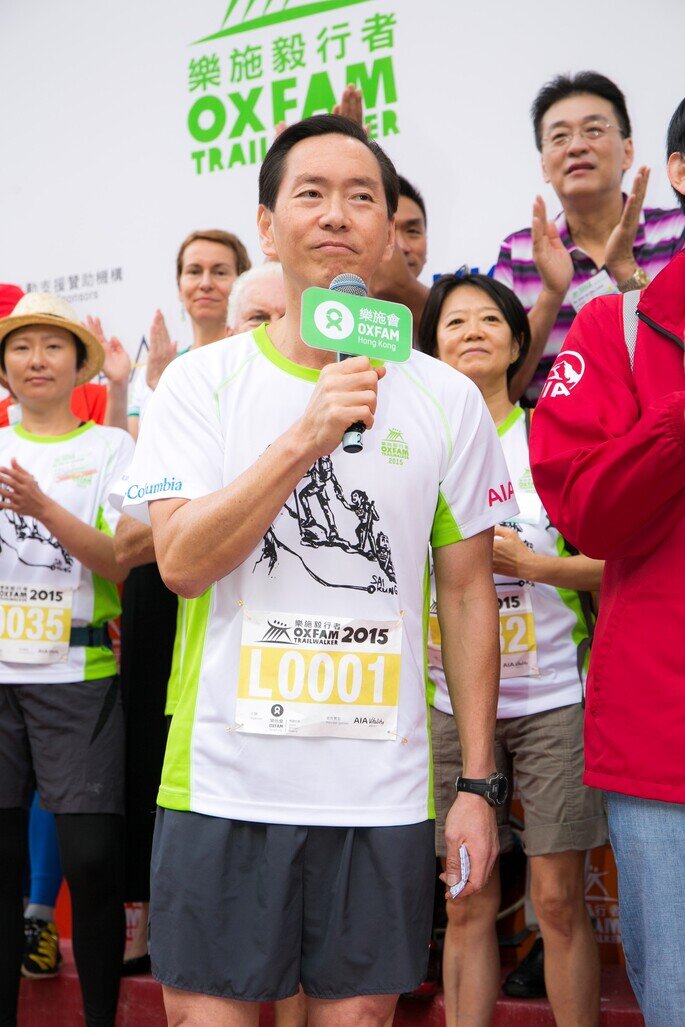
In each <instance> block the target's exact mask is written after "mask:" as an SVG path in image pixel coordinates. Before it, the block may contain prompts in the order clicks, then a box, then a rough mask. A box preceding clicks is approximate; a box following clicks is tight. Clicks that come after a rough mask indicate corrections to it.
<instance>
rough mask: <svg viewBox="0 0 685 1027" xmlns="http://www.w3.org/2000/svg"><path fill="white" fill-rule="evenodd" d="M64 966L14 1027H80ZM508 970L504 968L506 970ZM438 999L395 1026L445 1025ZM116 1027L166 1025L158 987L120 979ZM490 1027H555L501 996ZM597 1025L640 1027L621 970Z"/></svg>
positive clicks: (70, 970)
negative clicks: (47, 1025)
mask: <svg viewBox="0 0 685 1027" xmlns="http://www.w3.org/2000/svg"><path fill="white" fill-rule="evenodd" d="M62 951H63V954H64V957H65V961H64V967H63V969H62V972H61V973H60V974H59V976H58V977H55V978H53V979H52V980H49V981H22V985H21V1000H20V1007H19V1021H18V1027H45V1025H46V1024H50V1027H81V1025H82V1024H83V1022H84V1021H83V1015H82V1013H81V999H80V995H79V988H78V980H77V978H76V969H75V967H74V963H73V960H72V956H71V950H70V948H69V945H68V943H67V944H64V943H63V944H62ZM509 969H511V967H507V970H509ZM273 1023H274V1020H273V1011H272V1010H271V1009H270V1008H269V1007H268V1006H265V1007H264V1008H263V1010H262V1015H261V1018H260V1027H273ZM444 1023H445V1016H444V1012H443V1003H442V995H438V996H436V998H434V999H428V1000H425V1001H424V1000H421V1001H420V1000H417V999H400V1004H399V1006H398V1009H397V1014H396V1016H395V1027H444ZM117 1027H166V1018H165V1016H164V1008H163V1005H162V992H161V988H160V986H159V985H158V984H157V983H156V982H155V981H153V979H152V977H149V976H148V977H129V978H127V979H125V980H123V981H122V984H121V998H120V1001H119V1015H118V1017H117ZM492 1027H554V1018H553V1016H552V1011H551V1010H550V1007H549V1004H548V1003H547V1002H545V1001H543V1000H540V999H537V1000H535V1001H530V1002H529V1001H525V1000H522V999H509V998H504V996H502V997H500V1000H499V1002H498V1003H497V1010H496V1012H495V1017H494V1019H493V1021H492ZM600 1027H644V1020H643V1019H642V1016H641V1015H640V1012H639V1010H638V1008H637V1003H636V1002H635V999H634V997H633V993H632V991H631V990H630V985H629V984H628V980H627V978H626V975H625V971H624V969H623V967H622V966H618V965H616V964H614V965H610V966H604V967H603V969H602V1017H601V1021H600Z"/></svg>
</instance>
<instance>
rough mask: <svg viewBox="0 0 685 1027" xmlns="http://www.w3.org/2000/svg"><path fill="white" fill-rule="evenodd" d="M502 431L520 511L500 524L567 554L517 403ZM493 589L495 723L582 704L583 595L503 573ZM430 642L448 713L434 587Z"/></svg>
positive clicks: (547, 550)
mask: <svg viewBox="0 0 685 1027" xmlns="http://www.w3.org/2000/svg"><path fill="white" fill-rule="evenodd" d="M497 431H498V434H499V436H500V440H501V442H502V448H503V449H504V455H505V457H506V460H507V466H508V467H509V471H510V473H511V480H512V482H513V484H514V491H515V493H516V500H517V502H518V505H519V508H520V512H519V514H518V516H516V517H511V516H509V515H507V516H506V517H505V518H503V519H502V520H501V521H500V523H501V524H503V525H504V526H506V527H509V528H513V529H514V530H515V531H517V532H518V533H519V537H520V539H521V541H522V542H523V543H524V544H525V545H526V546H528V547H529V548H530V549H532V550H533V551H534V552H536V553H540V554H541V555H542V556H562V557H563V556H570V555H571V553H570V552H569V551H568V550H567V548H566V543H565V541H564V539H563V537H562V536H561V535H560V534H559V532H558V531H557V529H556V528H555V527H554V526H553V525H552V524H551V523H550V520H549V517H548V516H547V513H546V511H545V509H544V507H543V506H542V502H541V501H540V498H539V497H538V495H537V492H536V491H535V486H534V485H533V478H532V475H531V473H530V458H529V455H528V435H527V431H526V421H525V415H524V412H523V410H522V409H521V408H520V407H518V406H517V407H516V408H515V409H514V410H513V411H512V413H511V414H510V415H509V417H508V418H507V419H506V421H504V423H503V424H501V425H500V426H499V428H498V429H497ZM495 586H496V588H497V596H498V600H499V604H500V644H501V646H502V648H503V651H504V657H503V661H502V668H503V671H504V673H503V675H502V677H501V678H500V691H499V703H498V706H497V716H498V718H508V717H525V716H528V715H529V714H532V713H542V712H543V711H544V710H553V709H557V708H558V707H560V706H570V705H571V704H572V703H577V702H580V701H581V699H582V697H583V685H582V681H581V677H580V675H579V670H578V647H579V645H580V644H581V642H582V641H583V640H584V639H586V638H587V637H588V630H587V625H586V623H585V618H584V616H583V611H582V609H581V604H580V599H579V598H578V593H577V592H574V591H572V590H571V589H563V588H555V587H554V586H553V585H544V584H541V583H539V582H537V583H536V582H524V581H512V579H511V578H505V577H502V575H499V574H496V575H495ZM428 637H429V641H428V664H429V673H430V679H431V682H432V686H433V687H432V689H431V695H430V701H431V704H432V705H433V706H435V707H436V709H438V710H441V711H442V712H443V713H451V712H452V705H451V702H450V697H449V693H448V690H447V682H446V681H445V674H444V670H443V666H442V654H441V651H440V628H439V625H438V622H437V608H436V603H435V589H434V588H433V589H432V596H431V618H430V628H429V636H428Z"/></svg>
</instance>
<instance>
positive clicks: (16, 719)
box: [0, 677, 124, 813]
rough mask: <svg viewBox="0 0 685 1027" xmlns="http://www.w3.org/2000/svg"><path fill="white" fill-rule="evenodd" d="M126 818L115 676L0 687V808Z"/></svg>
mask: <svg viewBox="0 0 685 1027" xmlns="http://www.w3.org/2000/svg"><path fill="white" fill-rule="evenodd" d="M36 788H37V789H38V795H39V797H40V804H41V806H42V807H43V809H46V810H48V811H49V812H51V813H123V812H124V717H123V713H122V709H121V697H120V695H119V679H118V678H112V677H109V678H99V679H98V680H96V681H75V682H69V683H67V684H59V683H58V684H49V685H0V809H14V808H17V807H22V806H23V807H26V806H29V805H30V804H31V799H32V797H33V792H34V789H36Z"/></svg>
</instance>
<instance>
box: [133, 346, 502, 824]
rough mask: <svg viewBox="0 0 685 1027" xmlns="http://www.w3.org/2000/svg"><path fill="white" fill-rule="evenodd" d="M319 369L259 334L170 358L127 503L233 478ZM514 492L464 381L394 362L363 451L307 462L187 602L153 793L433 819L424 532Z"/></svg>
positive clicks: (481, 514)
mask: <svg viewBox="0 0 685 1027" xmlns="http://www.w3.org/2000/svg"><path fill="white" fill-rule="evenodd" d="M317 379H318V372H317V371H315V370H313V369H310V368H306V367H302V366H300V365H297V364H294V363H292V362H291V361H289V360H287V359H286V358H285V357H283V356H282V355H281V354H280V352H279V351H278V350H276V349H275V347H274V346H273V345H272V343H271V341H270V339H269V337H268V335H267V332H266V330H265V328H264V326H262V327H261V328H259V329H257V330H256V331H255V332H253V333H252V332H249V333H245V334H243V335H240V336H236V337H233V338H230V339H227V340H225V341H224V340H221V341H220V342H216V343H214V344H213V345H212V346H207V347H205V348H203V349H201V350H199V351H197V352H192V353H190V354H189V355H188V356H187V357H186V358H185V359H184V360H180V361H175V362H174V363H173V364H171V365H170V366H169V367H168V368H167V370H166V371H165V372H164V375H163V377H162V380H161V382H160V384H159V386H158V388H157V389H156V391H155V394H154V397H153V398H152V401H151V403H150V406H149V408H148V411H147V414H146V417H145V421H144V423H143V426H142V430H141V434H140V438H139V442H138V445H137V448H136V453H135V457H134V460H133V464H132V466H131V468H130V470H129V472H128V475H127V478H126V480H125V481H124V482H123V483H122V485H121V487H120V491H121V494H122V495H123V496H124V510H125V512H126V513H128V514H132V515H134V516H138V517H140V518H141V519H143V520H147V503H148V500H150V499H165V498H185V499H189V500H192V499H196V498H198V497H200V496H205V495H207V494H209V493H212V492H215V491H217V490H219V489H221V488H223V487H224V486H226V485H228V484H230V483H231V482H233V481H234V480H235V479H236V478H237V477H238V476H239V475H240V474H241V473H243V472H244V471H245V470H247V469H248V468H249V467H251V466H252V465H253V464H254V463H255V461H256V460H258V458H259V457H260V456H261V455H262V454H263V453H264V452H265V450H266V449H267V448H268V446H269V445H270V444H271V443H272V442H273V441H274V440H275V439H276V438H278V437H279V436H280V435H281V434H282V433H283V432H285V431H287V430H288V428H290V427H291V426H292V424H293V423H294V422H295V421H296V420H297V418H299V417H300V416H301V415H302V413H303V412H304V410H305V407H306V405H307V403H308V401H309V399H310V397H311V394H312V391H313V388H314V385H315V382H316V381H317ZM495 490H496V495H497V497H498V498H497V499H496V500H495V499H493V494H494V491H495ZM510 491H511V487H510V485H509V476H508V472H507V470H506V464H505V461H504V457H503V454H502V450H501V446H500V444H499V441H498V439H497V433H496V431H495V428H494V425H493V424H492V420H491V418H490V415H489V413H488V411H487V408H486V407H485V405H484V404H483V401H482V399H481V396H480V393H479V392H478V390H477V389H476V388H475V386H474V385H472V383H471V382H469V381H468V379H466V378H465V377H463V376H462V375H460V374H458V373H457V372H456V371H453V370H452V369H450V368H449V367H447V366H446V365H445V364H442V363H440V362H439V361H437V360H434V359H432V358H430V357H426V356H424V355H423V354H421V353H413V354H412V356H411V359H410V360H409V362H408V363H407V364H403V365H399V364H393V365H389V366H388V369H387V375H386V377H385V378H384V379H383V381H381V382H380V384H379V395H378V409H377V413H376V421H375V424H374V427H373V430H372V431H370V432H367V433H366V434H365V436H364V449H363V451H362V452H361V453H357V454H347V453H344V452H343V451H342V448H341V447H339V448H338V449H337V450H336V451H335V452H334V453H333V454H332V456H331V457H330V458H329V457H323V458H322V459H320V460H318V461H317V463H316V464H315V465H314V466H313V467H312V468H311V469H310V471H309V472H308V473H307V475H305V476H304V478H303V480H302V481H301V482H300V483H299V484H298V486H297V487H296V489H295V490H294V492H293V493H292V494H291V495H290V497H289V499H288V501H287V502H286V504H285V506H284V507H283V509H282V510H281V512H280V513H279V514H278V516H277V517H276V519H275V520H274V522H273V524H272V525H271V527H270V528H269V529H268V530H267V532H266V533H265V536H264V538H263V540H262V541H261V542H260V543H259V545H258V546H257V547H256V549H255V550H254V552H253V553H251V555H250V556H248V557H247V558H246V559H245V560H244V562H243V563H242V564H241V565H240V566H239V567H237V568H236V569H235V570H234V571H233V572H231V573H230V574H228V575H227V576H226V577H224V578H222V579H221V580H219V581H218V582H216V583H215V584H214V585H213V586H212V587H211V588H209V589H208V590H207V591H206V592H205V593H204V595H203V596H202V597H200V598H199V599H196V600H193V602H192V603H189V604H188V608H187V611H186V617H185V638H184V646H183V663H182V676H183V681H182V687H181V694H180V698H179V702H178V706H177V708H176V712H175V714H174V719H173V722H172V726H171V731H170V736H169V743H168V746H167V751H166V758H165V765H164V772H163V779H162V786H161V790H160V794H159V802H160V804H161V805H162V806H166V807H170V808H173V809H181V810H187V809H190V810H194V811H196V812H199V813H205V814H210V815H215V816H222V817H230V818H235V819H240V820H251V821H260V822H266V823H286V824H313V825H330V826H354V825H356V826H383V825H392V824H409V823H417V822H420V821H422V820H425V819H426V818H427V817H430V816H432V815H433V813H432V808H433V804H432V795H431V790H430V781H431V774H430V747H429V738H428V727H427V716H426V711H427V696H426V688H427V680H426V676H425V659H424V654H425V638H426V635H425V632H426V629H427V620H428V618H427V614H428V599H429V593H428V583H429V577H428V550H429V543H430V541H431V539H432V543H433V545H434V546H444V545H449V544H451V543H454V542H458V541H459V540H460V539H462V538H467V537H469V536H471V535H475V534H476V533H478V532H480V531H482V530H484V529H486V528H489V527H491V526H492V525H494V524H495V523H496V522H497V521H499V520H501V518H502V517H503V516H505V517H513V516H514V515H515V513H516V511H517V507H516V504H515V501H514V500H513V499H507V498H506V496H507V495H508V493H509V492H510ZM512 495H513V492H512ZM502 496H504V497H505V498H502Z"/></svg>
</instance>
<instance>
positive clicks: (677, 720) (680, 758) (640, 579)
mask: <svg viewBox="0 0 685 1027" xmlns="http://www.w3.org/2000/svg"><path fill="white" fill-rule="evenodd" d="M638 316H639V317H640V322H639V328H638V334H637V345H636V349H635V364H634V369H633V371H631V368H630V362H629V358H628V350H627V348H626V344H625V338H624V332H623V317H622V297H621V296H604V297H601V298H600V299H596V300H594V301H593V302H591V303H589V304H588V305H587V306H585V307H584V308H583V310H582V311H581V312H580V314H579V315H578V317H576V319H575V321H574V322H573V325H572V326H571V330H570V331H569V333H568V336H567V337H566V341H565V343H564V348H563V350H562V352H561V353H560V354H559V356H558V357H557V360H556V362H555V364H554V367H553V368H552V370H551V372H550V375H549V378H548V379H547V382H546V384H545V387H544V390H543V398H542V399H541V400H540V402H539V404H538V407H537V410H536V413H535V417H534V418H533V427H532V432H531V447H530V452H531V464H532V469H533V477H534V479H535V484H536V487H537V490H538V492H539V494H540V496H541V498H542V501H543V503H544V505H545V508H546V509H547V511H548V512H549V515H550V518H551V519H552V521H553V523H554V524H555V525H556V527H557V528H558V529H559V531H560V532H561V533H562V534H563V535H564V537H565V538H567V539H569V541H571V542H572V543H573V544H574V545H576V546H577V547H578V549H579V550H580V551H581V552H582V553H586V554H587V555H588V556H593V557H596V558H597V559H605V560H606V568H605V571H604V579H603V581H602V592H601V603H600V612H599V620H598V622H597V629H596V632H595V638H594V642H593V646H592V656H591V659H590V675H589V680H588V690H587V708H586V717H585V778H584V780H585V783H586V784H589V785H593V786H594V787H596V788H604V789H607V790H610V791H616V792H623V793H625V794H628V795H637V796H640V797H642V798H647V799H661V800H664V801H667V802H685V370H684V369H683V349H682V348H681V346H682V339H683V332H684V331H685V252H682V253H680V254H679V255H678V256H677V257H675V258H674V259H673V260H672V261H671V263H670V264H669V265H668V266H667V267H666V268H664V270H663V271H662V272H661V273H660V274H659V275H658V276H657V277H656V278H655V279H654V281H653V282H652V284H651V285H650V286H649V287H648V288H647V289H645V291H644V293H643V294H642V297H641V298H640V302H639V305H638ZM679 340H680V343H679Z"/></svg>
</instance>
